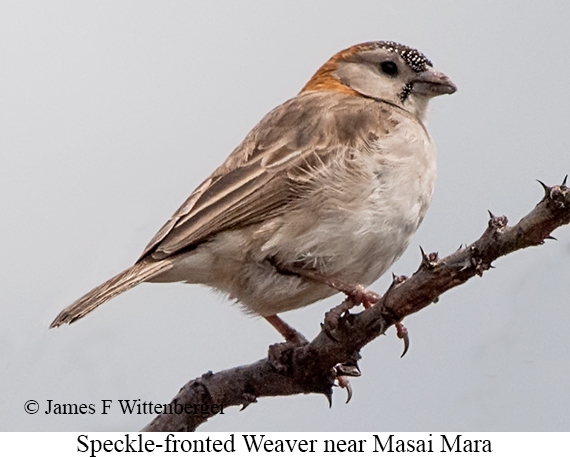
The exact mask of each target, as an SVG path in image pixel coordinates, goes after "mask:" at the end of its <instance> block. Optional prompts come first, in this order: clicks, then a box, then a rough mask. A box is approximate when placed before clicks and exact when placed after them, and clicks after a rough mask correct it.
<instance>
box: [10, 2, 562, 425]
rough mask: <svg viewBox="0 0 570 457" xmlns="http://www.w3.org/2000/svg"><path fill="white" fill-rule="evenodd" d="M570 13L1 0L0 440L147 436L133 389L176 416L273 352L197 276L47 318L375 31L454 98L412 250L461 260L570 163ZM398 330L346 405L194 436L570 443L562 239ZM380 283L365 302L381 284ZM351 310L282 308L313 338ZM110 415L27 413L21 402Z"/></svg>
mask: <svg viewBox="0 0 570 457" xmlns="http://www.w3.org/2000/svg"><path fill="white" fill-rule="evenodd" d="M569 13H570V7H569V3H568V2H565V1H558V2H556V1H550V2H530V1H527V2H523V1H516V2H515V1H511V2H508V1H501V2H497V1H477V2H463V1H423V0H421V1H419V0H418V1H406V2H402V1H391V2H389V1H378V0H374V1H353V2H346V1H344V2H338V1H337V2H335V1H330V0H327V1H318V2H317V1H314V2H306V1H303V2H301V1H288V2H280V3H278V2H266V1H257V2H229V1H225V2H219V1H208V2H205V1H204V2H189V1H169V2H163V1H141V0H137V1H121V2H117V1H85V2H77V1H50V2H44V1H38V2H30V1H22V0H18V1H7V0H4V1H2V3H1V4H0V116H1V119H0V154H1V167H0V214H1V217H0V233H1V235H2V256H1V261H0V277H1V278H2V280H1V281H2V283H1V288H0V303H1V312H2V314H1V318H0V351H1V352H0V369H1V373H2V376H0V392H1V394H0V399H1V403H0V411H1V412H0V430H3V431H57V430H67V431H79V430H136V429H140V428H141V427H143V426H144V425H145V424H146V423H147V422H149V421H150V420H151V418H152V417H151V416H123V415H121V414H118V411H117V409H118V408H117V405H116V402H117V400H118V399H126V398H129V399H137V398H140V399H142V400H143V401H153V402H163V403H166V402H168V401H169V400H170V399H171V398H172V397H173V396H174V395H175V394H176V392H177V391H178V388H179V387H180V386H182V385H183V384H184V383H185V382H186V381H188V380H189V379H192V378H194V377H196V376H199V375H200V374H202V373H204V372H206V371H207V370H214V371H216V370H221V369H224V368H229V367H232V366H236V365H238V364H244V363H249V362H253V361H255V360H257V359H259V358H262V357H264V356H265V354H266V350H267V346H268V345H269V344H271V343H274V342H276V341H278V340H279V338H278V335H277V334H276V332H275V331H274V330H273V329H272V328H271V327H270V326H269V325H267V324H266V323H265V322H264V321H263V320H261V319H256V318H250V317H247V316H246V315H244V314H242V313H241V312H240V310H239V308H238V307H237V306H233V305H231V304H230V303H229V302H228V301H226V300H225V299H224V298H223V297H222V296H220V295H217V294H215V293H213V292H211V291H209V290H208V289H207V288H205V287H202V286H189V285H180V284H174V285H146V284H144V285H142V286H139V287H137V288H135V289H133V290H132V291H130V292H128V293H126V294H124V295H122V296H120V297H119V298H116V299H115V300H113V301H112V302H110V303H107V304H106V305H105V306H103V307H101V308H100V309H98V310H97V311H96V312H95V313H93V314H91V315H89V316H88V317H87V318H85V319H84V320H82V321H80V322H78V323H76V324H74V325H72V326H66V327H63V328H60V329H56V330H48V325H49V323H50V322H51V321H52V319H53V318H54V317H55V316H56V315H57V313H58V312H59V311H60V310H61V309H62V308H63V307H65V306H67V305H68V304H70V303H71V302H72V301H73V300H74V299H76V298H78V297H79V296H80V295H82V294H83V293H85V292H87V291H88V290H89V289H91V288H92V287H94V286H96V285H97V284H99V283H100V282H102V281H104V280H106V279H107V278H108V277H110V276H112V275H113V274H115V273H117V272H118V271H120V270H122V269H123V268H125V267H127V266H129V265H130V264H131V263H132V262H133V261H134V260H135V259H136V258H137V257H138V255H139V254H140V252H141V251H142V249H143V247H144V246H145V245H146V243H147V242H148V241H149V239H150V238H151V237H152V235H154V233H155V232H156V231H157V230H158V228H159V227H160V226H161V225H162V224H163V222H164V221H165V220H166V219H167V218H168V217H169V216H170V215H171V214H172V212H173V211H174V210H175V209H176V208H177V207H178V206H179V205H180V203H181V202H182V201H183V200H184V199H185V198H186V197H187V196H188V195H189V193H190V192H191V191H192V190H193V189H194V188H195V186H197V185H198V184H199V183H200V182H201V181H202V179H204V178H205V177H206V176H207V175H208V174H209V173H210V172H211V171H212V170H213V169H214V168H215V167H216V166H217V165H218V164H219V163H221V161H222V160H223V159H224V158H225V157H226V156H227V154H229V152H230V151H231V150H232V149H233V148H234V147H235V146H236V145H237V144H238V143H239V142H240V141H241V140H242V139H243V137H244V136H245V135H246V133H247V132H248V130H249V129H250V128H251V127H253V125H255V123H256V122H257V121H258V120H259V119H260V118H261V117H262V116H263V115H264V114H265V113H266V112H267V111H269V110H270V109H272V108H273V107H274V106H276V105H278V104H280V103H282V102H283V101H285V100H286V99H288V98H290V97H292V96H294V95H295V94H296V93H297V92H298V91H299V89H300V88H301V87H302V86H303V84H304V83H305V82H306V81H307V80H308V78H309V77H310V76H311V75H312V74H313V72H314V71H315V70H316V69H317V68H318V67H319V66H320V65H321V64H322V63H323V62H325V61H326V60H327V59H328V58H329V57H330V56H331V55H332V54H333V53H335V52H337V51H339V50H340V49H343V48H345V47H348V46H350V45H353V44H356V43H359V42H363V41H370V40H379V39H385V40H395V41H399V42H402V43H405V44H408V45H411V46H414V47H417V48H418V49H420V50H421V51H422V52H424V53H425V54H426V55H427V56H428V57H429V58H430V59H432V60H433V62H434V65H435V67H436V68H437V69H438V70H440V71H443V72H444V73H446V74H447V75H448V76H449V77H450V78H451V79H452V80H453V81H454V82H455V83H456V84H457V85H458V87H459V91H458V92H457V93H456V94H454V95H453V96H442V97H439V98H437V99H435V100H434V101H433V102H432V104H431V105H432V112H431V116H430V122H429V125H430V131H431V134H432V136H433V137H434V139H435V141H436V143H437V145H438V154H439V157H438V160H439V177H438V183H437V188H436V192H435V195H434V199H433V203H432V206H431V208H430V211H429V212H428V215H427V217H426V219H425V221H424V223H423V226H422V227H421V229H420V230H419V232H418V233H417V235H416V237H415V238H414V240H413V242H412V245H411V247H410V249H409V250H408V252H406V254H405V255H404V256H403V257H402V258H401V260H400V261H399V262H398V263H397V264H395V265H394V266H393V268H392V271H394V272H396V273H398V274H410V273H412V272H413V271H414V270H415V269H416V267H417V265H418V263H419V260H420V256H419V250H418V245H422V246H423V247H424V248H425V249H426V250H429V251H435V250H437V251H439V252H440V253H441V254H442V255H446V254H448V253H450V252H451V251H453V250H455V249H456V248H457V247H458V246H459V244H460V243H465V242H470V241H473V240H474V239H475V238H477V237H478V236H479V235H480V234H481V233H482V231H483V230H484V228H485V226H486V222H487V209H490V210H492V211H493V212H495V213H497V214H506V215H507V216H509V218H510V219H511V220H512V221H516V220H518V218H520V217H521V216H523V215H524V214H525V213H527V212H528V211H529V210H530V209H531V208H532V207H533V206H534V204H535V203H536V202H537V201H538V200H539V199H540V198H541V196H542V190H541V189H540V187H539V185H538V184H537V183H536V182H535V181H534V180H535V179H537V178H538V179H541V180H544V181H545V182H547V183H550V184H556V183H559V182H560V181H561V180H562V178H563V177H564V175H565V174H566V173H568V172H570V160H569V149H570V145H569V143H570V129H569V128H568V117H569V116H568V106H569V102H570V84H569V78H570V58H569V55H568V45H569V44H570V31H569V30H570V28H569V27H568V20H569V19H570V14H569ZM555 236H557V237H558V238H559V241H558V242H548V243H546V245H545V246H543V247H540V248H532V249H528V250H526V251H524V252H519V253H516V254H514V255H511V256H510V257H508V258H505V259H502V260H499V261H498V262H496V266H497V268H496V269H495V270H493V271H490V272H488V273H485V275H484V277H483V278H482V279H479V278H475V279H473V280H472V281H470V282H469V283H468V284H467V285H464V286H462V287H459V288H457V289H455V290H452V291H451V292H449V293H447V294H445V295H444V296H443V297H442V298H441V299H440V301H439V303H438V304H436V305H434V306H430V307H429V308H427V309H426V310H424V311H422V312H421V313H419V314H416V315H413V316H411V317H409V318H408V319H406V324H407V326H408V328H409V329H410V332H411V340H412V342H411V349H410V352H409V354H408V355H407V356H406V357H404V358H403V359H400V358H399V355H400V352H401V350H402V344H401V341H400V340H398V339H397V338H396V336H395V334H394V331H393V330H391V331H389V332H388V334H387V336H386V337H383V338H380V339H378V340H376V341H374V342H373V343H372V344H370V345H369V346H367V347H366V348H365V349H364V350H363V351H362V355H363V357H364V358H363V360H362V362H361V369H362V372H363V376H362V378H360V379H357V380H354V381H353V386H354V389H355V395H354V398H353V400H352V402H351V403H350V404H349V405H345V404H344V400H345V394H344V392H342V391H339V390H336V391H335V395H334V405H333V408H332V409H329V408H328V405H327V401H326V399H325V398H324V397H323V396H317V395H310V396H298V397H294V398H275V399H261V400H260V401H259V403H258V404H256V405H252V406H250V407H249V408H247V409H246V410H245V411H243V412H239V411H238V409H237V408H232V409H230V410H227V412H226V414H225V416H224V417H218V418H216V419H214V420H212V421H211V422H210V423H208V424H206V425H205V426H203V427H202V428H201V431H214V430H217V431H230V430H235V431H247V430H259V431H270V430H273V431H301V430H314V431H318V430H329V431H330V430H338V431H351V430H352V431H384V430H391V431H396V430H401V431H418V430H449V431H460V430H478V431H491V430H494V431H507V430H510V431H522V430H543V431H545V430H552V431H555V430H566V431H568V430H569V425H570V396H569V395H568V393H567V392H568V381H569V379H568V378H569V377H570V349H569V347H570V332H568V324H569V322H570V307H569V298H570V285H569V284H570V283H569V281H568V275H569V271H570V270H569V268H568V267H569V259H570V231H569V230H568V228H563V229H560V230H558V231H557V232H556V233H555ZM388 282H389V281H388V279H387V278H383V279H381V280H380V281H378V282H377V283H376V284H374V286H373V289H374V290H376V291H378V292H382V291H384V290H385V289H386V287H387V285H388ZM340 299H341V297H340V296H336V297H333V298H332V299H329V300H327V301H325V302H320V303H318V304H315V305H313V306H311V307H308V308H305V309H300V310H297V311H293V312H289V313H286V314H284V315H283V317H284V318H285V319H286V320H287V321H288V322H289V323H290V324H291V325H293V326H294V327H296V328H297V329H299V330H300V331H302V332H303V333H304V334H305V335H307V336H308V337H313V336H314V335H316V333H317V332H318V330H319V323H320V322H321V321H322V317H323V314H324V313H325V311H326V310H328V309H329V308H330V307H332V306H333V305H335V304H337V303H339V301H340ZM29 399H36V400H38V401H39V402H40V405H41V408H42V410H43V408H45V406H46V401H47V399H52V400H54V401H56V402H60V403H87V404H89V403H95V404H96V406H97V408H98V409H99V410H100V401H101V400H102V399H112V400H114V401H115V410H114V411H115V413H114V414H110V415H107V416H103V415H101V414H96V415H85V416H62V415H60V416H54V415H46V414H44V413H43V412H40V413H38V414H36V415H28V414H26V413H25V412H24V409H23V406H24V402H25V401H26V400H29Z"/></svg>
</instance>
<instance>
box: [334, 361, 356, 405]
mask: <svg viewBox="0 0 570 457" xmlns="http://www.w3.org/2000/svg"><path fill="white" fill-rule="evenodd" d="M333 370H334V373H335V376H336V379H337V381H338V385H339V387H341V388H343V389H346V393H347V398H346V403H348V402H349V401H350V400H351V399H352V392H353V391H352V386H351V385H350V381H349V380H348V378H349V377H358V376H360V375H361V374H362V373H361V372H360V369H359V368H358V365H356V364H352V363H351V364H342V363H339V364H338V365H336V366H335V367H334V368H333Z"/></svg>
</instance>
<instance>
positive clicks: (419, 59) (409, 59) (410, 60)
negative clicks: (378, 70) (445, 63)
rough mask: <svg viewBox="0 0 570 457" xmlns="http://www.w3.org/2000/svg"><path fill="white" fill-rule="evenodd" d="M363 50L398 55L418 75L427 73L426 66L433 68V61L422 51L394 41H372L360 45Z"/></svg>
mask: <svg viewBox="0 0 570 457" xmlns="http://www.w3.org/2000/svg"><path fill="white" fill-rule="evenodd" d="M358 48H359V49H361V50H372V49H380V48H381V49H386V50H387V51H390V52H396V53H398V54H399V55H400V56H401V57H402V59H404V61H405V62H406V63H407V64H408V66H409V67H410V68H411V69H412V70H414V71H415V72H416V73H421V72H422V71H425V69H426V66H427V65H429V66H430V67H433V64H432V63H431V61H430V60H429V59H428V58H427V57H426V56H424V55H423V54H422V53H421V52H420V51H418V50H417V49H414V48H410V47H409V46H406V45H403V44H400V43H396V42H394V41H371V42H370V43H362V44H361V45H358Z"/></svg>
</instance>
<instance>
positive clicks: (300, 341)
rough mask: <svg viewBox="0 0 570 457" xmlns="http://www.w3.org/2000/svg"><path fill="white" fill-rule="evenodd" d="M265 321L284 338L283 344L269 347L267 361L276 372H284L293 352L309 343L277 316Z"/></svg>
mask: <svg viewBox="0 0 570 457" xmlns="http://www.w3.org/2000/svg"><path fill="white" fill-rule="evenodd" d="M265 319H266V320H267V322H269V323H270V324H271V325H272V326H273V327H274V328H275V329H276V330H277V331H278V332H279V333H280V334H281V335H282V336H283V337H284V338H285V342H284V343H276V344H272V345H271V346H269V350H268V353H267V359H268V360H269V363H270V364H271V365H272V366H273V367H274V368H275V369H276V370H277V371H279V372H286V371H287V367H288V366H290V362H291V355H292V353H293V350H294V349H296V348H298V347H302V346H305V345H306V344H308V343H309V341H308V340H307V339H306V338H305V337H304V336H303V335H302V334H301V333H299V332H298V331H297V330H295V329H294V328H293V327H291V326H289V325H288V324H287V323H286V322H285V321H284V320H282V319H281V318H280V317H279V316H277V315H273V316H266V317H265Z"/></svg>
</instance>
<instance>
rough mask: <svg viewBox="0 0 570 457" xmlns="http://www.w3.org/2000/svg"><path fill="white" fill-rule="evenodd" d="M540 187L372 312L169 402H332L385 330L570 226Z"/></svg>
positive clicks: (161, 421) (179, 420)
mask: <svg viewBox="0 0 570 457" xmlns="http://www.w3.org/2000/svg"><path fill="white" fill-rule="evenodd" d="M539 182H540V181H539ZM540 184H541V185H542V187H543V188H544V192H545V195H544V197H543V198H542V200H541V201H540V202H539V203H538V204H537V205H536V207H535V208H534V209H533V210H532V211H531V212H530V213H529V214H527V215H526V216H525V217H523V218H522V219H521V220H520V221H519V222H518V223H517V224H516V225H515V226H513V227H510V226H508V221H507V218H506V217H505V216H494V215H493V214H491V213H489V214H490V219H489V224H488V227H487V229H486V230H485V232H484V233H483V235H482V236H481V237H480V238H479V239H478V240H477V241H475V242H474V243H472V244H470V245H469V246H466V247H464V248H460V249H459V250H457V251H456V252H454V253H453V254H451V255H449V256H447V257H445V258H444V259H439V257H438V255H437V253H432V254H427V255H426V254H424V253H423V251H422V262H421V265H420V267H419V269H418V270H417V271H416V272H415V273H414V274H413V275H412V276H411V277H410V278H406V277H405V276H394V278H393V281H392V284H391V285H390V287H389V288H388V290H387V291H386V293H385V294H384V296H382V297H381V298H379V300H378V302H377V303H376V304H375V305H374V306H372V307H370V308H368V309H366V310H364V311H362V312H360V313H358V314H350V313H349V312H344V313H343V314H342V315H341V316H340V317H339V318H338V319H336V320H334V321H332V322H334V323H331V320H330V319H325V324H324V325H323V326H322V327H323V329H322V331H321V332H320V334H319V335H317V337H316V338H315V339H314V340H313V341H311V342H310V343H308V344H306V345H304V346H301V347H291V346H290V345H285V344H281V345H274V346H271V347H270V350H269V357H268V358H266V359H263V360H259V361H257V362H255V363H252V364H250V365H245V366H240V367H236V368H231V369H229V370H224V371H221V372H219V373H212V372H208V373H206V374H204V375H202V376H200V377H199V378H197V379H194V380H192V381H190V382H188V383H187V384H186V385H185V386H184V387H182V389H181V390H180V391H179V392H178V395H176V397H175V398H174V399H173V400H172V402H171V404H174V403H177V404H178V405H186V404H188V405H196V404H202V405H203V404H206V405H213V404H216V405H224V407H226V408H227V407H229V406H235V405H241V406H242V408H245V407H247V406H248V405H249V404H250V403H254V402H256V401H257V398H259V397H268V396H284V395H295V394H301V393H304V394H308V393H321V394H324V395H326V396H327V398H328V399H329V401H331V398H332V387H333V385H334V382H335V378H336V376H338V375H341V374H342V375H352V376H357V375H359V374H360V373H359V370H358V365H357V360H358V359H359V358H360V355H359V351H360V349H361V348H362V347H363V346H365V345H366V344H368V343H369V342H370V341H372V340H374V339H375V338H377V337H378V336H380V335H382V334H383V333H384V332H385V331H386V330H387V329H388V327H390V326H392V325H395V324H397V323H399V322H400V321H401V320H402V319H403V318H404V317H406V316H408V315H410V314H412V313H415V312H418V311H420V310H421V309H423V308H425V307H427V306H428V305H430V304H431V303H433V302H434V301H437V299H438V297H439V296H440V295H441V294H442V293H444V292H445V291H447V290H449V289H451V288H453V287H456V286H458V285H460V284H463V283H464V282H466V281H467V280H468V279H470V278H472V277H473V276H475V275H479V276H481V275H482V274H483V272H484V271H485V270H488V269H489V268H491V263H492V262H493V261H494V260H496V259H497V258H499V257H501V256H504V255H507V254H509V253H511V252H513V251H516V250H519V249H524V248H526V247H529V246H537V245H541V244H543V243H544V240H545V239H548V238H552V237H551V236H550V233H551V232H552V231H553V230H554V229H556V228H557V227H560V226H562V225H565V224H568V223H570V190H569V189H568V187H567V186H566V179H564V182H563V184H562V185H560V186H553V187H548V186H546V185H545V184H543V183H540ZM213 415H214V414H212V413H209V414H206V416H207V417H201V416H200V415H197V414H162V415H159V416H157V417H156V418H155V419H154V420H153V421H152V422H151V423H150V424H148V425H147V426H146V427H145V428H144V431H172V432H175V431H193V430H195V429H196V428H197V427H198V426H199V425H200V424H201V423H203V422H205V421H206V420H208V418H209V417H211V416H213Z"/></svg>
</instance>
